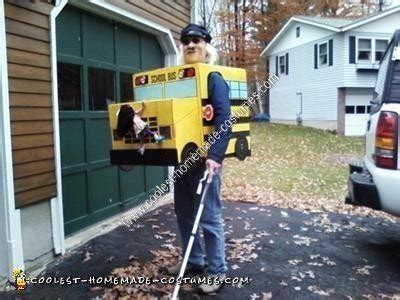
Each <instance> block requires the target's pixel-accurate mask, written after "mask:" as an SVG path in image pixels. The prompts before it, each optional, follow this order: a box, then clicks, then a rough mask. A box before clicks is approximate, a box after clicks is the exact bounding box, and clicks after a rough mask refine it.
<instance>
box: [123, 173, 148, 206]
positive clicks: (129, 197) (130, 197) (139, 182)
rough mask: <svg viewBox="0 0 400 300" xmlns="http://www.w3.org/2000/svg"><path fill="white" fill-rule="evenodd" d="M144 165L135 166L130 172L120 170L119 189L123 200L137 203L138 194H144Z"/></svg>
mask: <svg viewBox="0 0 400 300" xmlns="http://www.w3.org/2000/svg"><path fill="white" fill-rule="evenodd" d="M145 169H146V167H144V166H135V167H134V168H133V169H132V170H131V171H130V172H123V171H120V190H121V196H122V199H124V201H125V202H130V201H133V202H132V205H134V204H137V203H138V201H139V200H140V195H142V196H144V195H145V192H146V188H145V187H146V186H145V184H146V181H145Z"/></svg>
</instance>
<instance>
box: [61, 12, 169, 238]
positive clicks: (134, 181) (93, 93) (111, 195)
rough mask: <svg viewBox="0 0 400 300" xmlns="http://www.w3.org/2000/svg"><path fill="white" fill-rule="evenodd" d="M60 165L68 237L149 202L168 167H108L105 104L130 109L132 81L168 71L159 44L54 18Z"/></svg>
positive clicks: (69, 17) (86, 18) (103, 24)
mask: <svg viewBox="0 0 400 300" xmlns="http://www.w3.org/2000/svg"><path fill="white" fill-rule="evenodd" d="M56 36H57V60H58V91H59V109H60V113H59V117H60V139H61V164H62V185H63V203H64V221H65V232H66V234H69V233H72V232H74V231H76V230H79V229H81V228H83V227H85V226H87V225H90V224H92V223H94V222H97V221H99V220H101V219H104V218H106V217H108V216H110V215H113V214H115V213H118V212H120V211H122V210H123V209H125V208H128V207H131V206H133V205H136V204H138V203H140V202H141V201H143V200H145V199H146V198H147V195H148V193H150V192H152V190H153V189H154V187H155V186H156V185H157V184H159V183H161V182H162V181H164V180H165V178H166V176H167V169H166V168H165V167H162V168H161V167H143V166H137V167H135V168H134V169H133V170H132V171H130V172H128V173H126V172H122V171H120V170H119V169H118V168H117V167H115V166H111V165H110V161H109V150H110V148H111V142H110V135H109V129H108V118H107V104H109V103H115V102H120V101H132V99H133V92H132V79H131V76H132V74H134V73H136V72H138V71H140V70H146V69H152V68H158V67H161V66H163V53H162V51H161V48H160V45H159V43H158V41H157V39H156V38H155V37H154V36H152V35H149V34H146V33H143V32H140V31H136V30H134V29H132V28H130V27H128V26H125V25H122V24H119V23H117V22H114V21H111V20H107V19H104V18H101V17H98V16H96V15H93V14H89V13H86V12H82V11H80V10H78V9H76V8H73V7H66V8H65V9H64V10H63V11H62V12H61V14H60V15H59V16H58V17H57V31H56Z"/></svg>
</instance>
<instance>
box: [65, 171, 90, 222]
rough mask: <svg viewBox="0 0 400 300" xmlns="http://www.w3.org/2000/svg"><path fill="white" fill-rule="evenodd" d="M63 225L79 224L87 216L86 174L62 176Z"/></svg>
mask: <svg viewBox="0 0 400 300" xmlns="http://www.w3.org/2000/svg"><path fill="white" fill-rule="evenodd" d="M63 204H64V222H65V224H71V223H79V222H78V221H79V220H82V219H84V218H85V217H87V215H88V213H89V212H88V196H87V181H86V173H84V172H83V173H78V174H71V175H67V176H63Z"/></svg>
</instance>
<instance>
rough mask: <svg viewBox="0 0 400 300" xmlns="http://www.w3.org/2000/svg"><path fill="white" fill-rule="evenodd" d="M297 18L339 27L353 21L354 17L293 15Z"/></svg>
mask: <svg viewBox="0 0 400 300" xmlns="http://www.w3.org/2000/svg"><path fill="white" fill-rule="evenodd" d="M295 17H296V18H298V19H302V20H308V21H310V22H313V23H318V24H322V25H326V26H331V27H336V28H341V27H343V26H345V25H348V24H350V23H353V22H354V19H345V18H324V17H313V16H300V15H298V16H295Z"/></svg>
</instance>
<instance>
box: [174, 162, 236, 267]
mask: <svg viewBox="0 0 400 300" xmlns="http://www.w3.org/2000/svg"><path fill="white" fill-rule="evenodd" d="M204 170H205V165H204V163H202V164H200V165H198V166H193V167H192V168H190V171H189V173H184V174H183V175H181V178H178V179H177V180H176V182H175V185H174V204H175V213H176V216H177V220H178V226H179V231H180V234H181V239H182V244H183V251H185V250H186V248H187V244H188V242H189V238H190V234H191V231H192V228H193V224H194V220H195V217H196V213H197V211H198V207H199V204H200V197H201V195H197V194H196V189H197V186H198V184H199V180H200V179H201V178H202V177H203V175H204ZM205 183H206V182H205V181H203V188H204V185H205ZM220 190H221V169H220V170H219V171H218V173H217V174H215V175H214V176H213V180H212V182H211V183H210V186H209V188H208V191H207V195H206V197H205V199H204V210H203V214H202V217H201V219H200V226H199V229H200V227H201V228H202V229H203V234H204V240H205V253H206V254H207V264H208V270H207V271H208V273H210V274H223V273H226V271H227V269H228V268H227V264H226V261H225V242H224V230H223V223H222V213H221V198H220ZM205 253H204V249H203V247H202V245H201V243H200V232H199V230H198V231H197V235H196V237H195V240H194V243H193V248H192V251H191V253H190V257H189V263H190V264H193V265H204V263H205V257H204V256H205V255H204V254H205Z"/></svg>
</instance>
